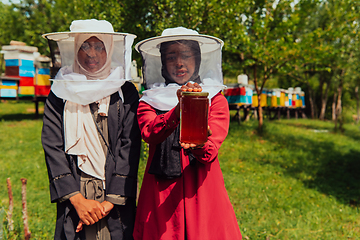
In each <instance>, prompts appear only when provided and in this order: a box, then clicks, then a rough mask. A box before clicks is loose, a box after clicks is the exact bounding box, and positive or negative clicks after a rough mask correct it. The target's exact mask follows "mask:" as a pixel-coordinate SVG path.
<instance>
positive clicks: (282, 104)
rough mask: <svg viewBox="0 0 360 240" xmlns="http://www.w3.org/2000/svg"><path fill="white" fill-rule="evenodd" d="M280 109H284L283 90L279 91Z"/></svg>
mask: <svg viewBox="0 0 360 240" xmlns="http://www.w3.org/2000/svg"><path fill="white" fill-rule="evenodd" d="M280 107H285V90H284V89H280Z"/></svg>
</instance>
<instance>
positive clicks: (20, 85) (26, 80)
mask: <svg viewBox="0 0 360 240" xmlns="http://www.w3.org/2000/svg"><path fill="white" fill-rule="evenodd" d="M2 52H3V53H4V59H5V78H2V86H1V89H2V91H1V95H0V96H1V97H17V96H19V97H21V96H34V94H35V88H34V76H35V67H34V59H35V57H36V55H37V54H38V49H37V47H32V46H26V45H25V44H24V43H22V42H16V41H12V42H11V43H10V45H7V46H3V47H2ZM4 83H5V84H4ZM6 85H8V86H9V87H10V86H11V87H12V88H9V87H4V86H6ZM3 89H7V90H3Z"/></svg>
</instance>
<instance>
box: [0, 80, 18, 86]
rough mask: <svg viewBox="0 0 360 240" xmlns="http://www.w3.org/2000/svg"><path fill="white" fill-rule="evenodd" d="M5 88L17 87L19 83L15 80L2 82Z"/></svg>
mask: <svg viewBox="0 0 360 240" xmlns="http://www.w3.org/2000/svg"><path fill="white" fill-rule="evenodd" d="M1 82H2V84H1V85H3V86H16V85H17V82H16V81H14V80H2V81H1Z"/></svg>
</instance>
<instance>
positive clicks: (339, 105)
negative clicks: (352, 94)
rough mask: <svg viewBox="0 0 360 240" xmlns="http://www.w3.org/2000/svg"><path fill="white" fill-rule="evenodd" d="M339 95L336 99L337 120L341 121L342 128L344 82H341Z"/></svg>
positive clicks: (340, 127) (340, 126)
mask: <svg viewBox="0 0 360 240" xmlns="http://www.w3.org/2000/svg"><path fill="white" fill-rule="evenodd" d="M337 92H338V94H337V95H338V96H337V101H336V111H335V112H336V122H339V129H340V130H341V129H342V118H341V112H342V106H341V93H342V82H341V83H340V85H339V87H338V90H337Z"/></svg>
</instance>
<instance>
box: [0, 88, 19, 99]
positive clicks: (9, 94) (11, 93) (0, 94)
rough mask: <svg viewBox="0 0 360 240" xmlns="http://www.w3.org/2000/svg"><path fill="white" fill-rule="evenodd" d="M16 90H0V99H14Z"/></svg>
mask: <svg viewBox="0 0 360 240" xmlns="http://www.w3.org/2000/svg"><path fill="white" fill-rule="evenodd" d="M16 96H17V90H16V89H4V88H2V89H0V97H10V98H16Z"/></svg>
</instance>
